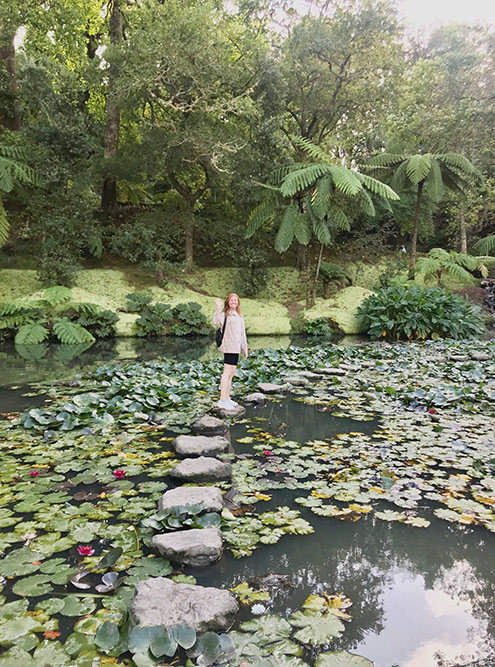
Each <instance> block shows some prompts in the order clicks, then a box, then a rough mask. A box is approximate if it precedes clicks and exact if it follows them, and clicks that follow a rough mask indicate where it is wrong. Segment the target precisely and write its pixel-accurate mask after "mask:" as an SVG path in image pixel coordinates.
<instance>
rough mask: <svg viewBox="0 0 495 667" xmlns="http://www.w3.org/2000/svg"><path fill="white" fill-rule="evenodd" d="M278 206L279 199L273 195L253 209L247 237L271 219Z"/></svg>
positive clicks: (247, 228) (248, 221)
mask: <svg viewBox="0 0 495 667" xmlns="http://www.w3.org/2000/svg"><path fill="white" fill-rule="evenodd" d="M276 208H277V200H276V199H274V198H273V197H268V198H267V199H264V200H263V201H262V202H261V203H260V204H258V206H256V207H255V208H254V209H253V210H252V211H251V213H250V214H249V218H248V220H247V225H246V238H247V239H248V238H250V237H251V236H252V235H253V234H254V233H255V231H256V230H258V229H259V228H260V227H261V226H262V225H264V224H265V223H266V222H268V221H269V220H270V218H271V217H272V216H273V214H274V212H275V209H276Z"/></svg>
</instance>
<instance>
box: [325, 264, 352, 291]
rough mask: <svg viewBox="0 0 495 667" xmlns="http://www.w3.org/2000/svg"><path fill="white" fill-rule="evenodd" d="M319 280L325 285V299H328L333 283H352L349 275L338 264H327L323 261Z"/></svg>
mask: <svg viewBox="0 0 495 667" xmlns="http://www.w3.org/2000/svg"><path fill="white" fill-rule="evenodd" d="M319 279H320V282H321V283H322V285H323V297H324V298H325V299H326V297H327V292H328V287H329V285H331V284H332V283H342V282H344V283H348V284H351V283H352V280H351V277H350V276H349V274H348V273H346V272H345V271H344V270H343V269H342V268H341V267H340V266H339V265H338V264H333V263H332V262H325V261H324V260H323V259H322V260H321V262H320V275H319Z"/></svg>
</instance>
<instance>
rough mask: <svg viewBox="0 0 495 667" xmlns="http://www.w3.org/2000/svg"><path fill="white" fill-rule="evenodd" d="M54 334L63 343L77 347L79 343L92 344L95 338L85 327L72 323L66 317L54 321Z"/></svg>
mask: <svg viewBox="0 0 495 667" xmlns="http://www.w3.org/2000/svg"><path fill="white" fill-rule="evenodd" d="M53 333H54V334H55V335H56V336H57V338H58V339H59V341H60V342H61V343H65V344H67V345H77V344H78V343H92V342H94V340H95V338H94V336H93V335H92V334H90V333H89V331H87V330H86V329H85V328H84V327H82V326H81V325H80V324H76V323H75V322H71V321H70V320H68V319H67V318H66V317H62V318H56V319H55V320H54V321H53Z"/></svg>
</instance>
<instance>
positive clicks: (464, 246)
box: [459, 204, 467, 254]
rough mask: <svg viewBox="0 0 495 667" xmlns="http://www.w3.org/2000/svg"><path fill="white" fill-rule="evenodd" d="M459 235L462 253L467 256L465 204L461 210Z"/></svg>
mask: <svg viewBox="0 0 495 667" xmlns="http://www.w3.org/2000/svg"><path fill="white" fill-rule="evenodd" d="M459 234H460V238H461V252H463V253H466V254H467V230H466V220H465V218H464V204H461V207H460V209H459Z"/></svg>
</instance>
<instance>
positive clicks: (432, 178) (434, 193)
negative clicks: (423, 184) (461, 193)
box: [427, 160, 444, 202]
mask: <svg viewBox="0 0 495 667" xmlns="http://www.w3.org/2000/svg"><path fill="white" fill-rule="evenodd" d="M427 183H428V191H429V193H430V195H431V198H432V199H433V201H435V202H438V201H440V199H441V198H442V195H443V191H444V186H443V175H442V170H441V169H440V165H439V164H438V162H437V160H432V162H431V170H430V173H429V174H428V177H427Z"/></svg>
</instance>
